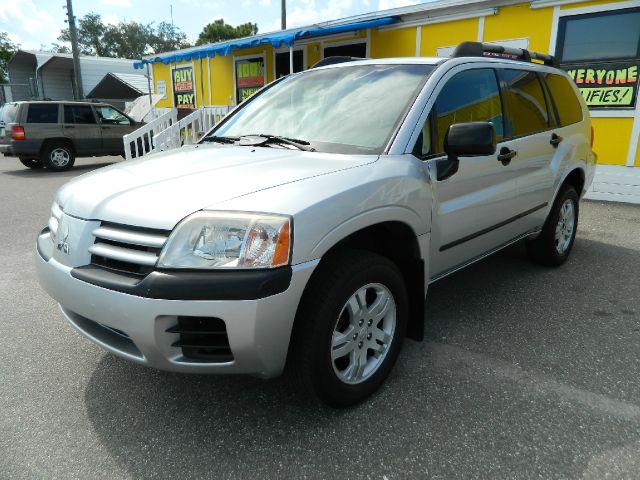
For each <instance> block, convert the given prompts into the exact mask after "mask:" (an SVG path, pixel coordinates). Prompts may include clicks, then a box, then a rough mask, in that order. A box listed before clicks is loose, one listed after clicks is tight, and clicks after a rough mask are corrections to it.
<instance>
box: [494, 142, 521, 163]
mask: <svg viewBox="0 0 640 480" xmlns="http://www.w3.org/2000/svg"><path fill="white" fill-rule="evenodd" d="M517 154H518V152H516V151H515V150H510V149H509V147H502V148H501V149H500V154H499V155H498V160H499V161H500V162H502V165H505V166H506V165H509V163H510V162H511V160H512V159H513V157H515V156H516V155H517Z"/></svg>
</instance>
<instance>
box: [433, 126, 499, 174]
mask: <svg viewBox="0 0 640 480" xmlns="http://www.w3.org/2000/svg"><path fill="white" fill-rule="evenodd" d="M444 151H445V153H446V154H447V159H446V160H444V159H443V160H438V162H437V168H438V180H445V179H447V178H449V177H450V176H451V175H453V174H454V173H456V172H457V171H458V165H459V163H460V160H459V159H458V157H476V156H480V155H493V154H494V153H495V152H496V127H495V126H494V125H493V123H490V122H466V123H454V124H453V125H451V126H450V127H449V129H448V130H447V134H446V135H445V137H444Z"/></svg>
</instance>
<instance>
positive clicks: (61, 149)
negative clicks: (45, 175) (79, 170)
mask: <svg viewBox="0 0 640 480" xmlns="http://www.w3.org/2000/svg"><path fill="white" fill-rule="evenodd" d="M42 161H43V163H44V165H45V166H46V167H47V169H49V170H52V171H54V172H64V171H65V170H69V169H71V167H73V164H74V162H75V161H76V157H75V154H74V152H73V148H71V146H70V145H69V144H67V143H51V144H49V145H47V146H46V147H45V148H44V149H43V151H42Z"/></svg>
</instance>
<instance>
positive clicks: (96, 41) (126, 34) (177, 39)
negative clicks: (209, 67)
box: [52, 12, 189, 58]
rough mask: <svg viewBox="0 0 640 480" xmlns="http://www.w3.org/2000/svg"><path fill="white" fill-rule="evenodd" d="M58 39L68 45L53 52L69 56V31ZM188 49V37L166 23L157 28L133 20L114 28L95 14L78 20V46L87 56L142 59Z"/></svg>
mask: <svg viewBox="0 0 640 480" xmlns="http://www.w3.org/2000/svg"><path fill="white" fill-rule="evenodd" d="M58 40H59V41H61V42H65V43H63V44H57V43H54V44H52V49H53V50H54V51H55V52H57V53H68V51H69V48H68V46H67V44H68V42H70V40H71V37H70V35H69V29H68V28H65V29H64V30H62V31H61V32H60V36H59V37H58ZM188 46H189V43H188V42H187V36H186V35H185V34H184V33H183V32H182V31H181V30H180V29H179V28H176V27H175V26H173V25H171V24H168V23H166V22H160V23H159V24H158V26H157V27H156V26H154V24H153V23H147V24H145V23H138V22H133V21H131V22H127V21H121V22H119V23H118V24H117V25H111V24H105V23H104V22H103V21H102V17H101V16H100V15H99V14H97V13H94V12H90V13H88V14H86V15H85V16H84V17H82V18H81V19H80V20H78V47H79V49H80V53H82V54H84V55H98V56H101V57H117V58H140V57H141V56H143V55H147V54H150V53H162V52H166V51H170V50H177V49H180V48H186V47H188Z"/></svg>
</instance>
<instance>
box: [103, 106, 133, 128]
mask: <svg viewBox="0 0 640 480" xmlns="http://www.w3.org/2000/svg"><path fill="white" fill-rule="evenodd" d="M96 113H97V114H98V118H99V119H100V123H106V124H108V125H131V122H130V121H129V119H128V118H127V117H125V116H124V115H123V114H121V113H120V112H119V111H117V110H116V109H115V108H112V107H96Z"/></svg>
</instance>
